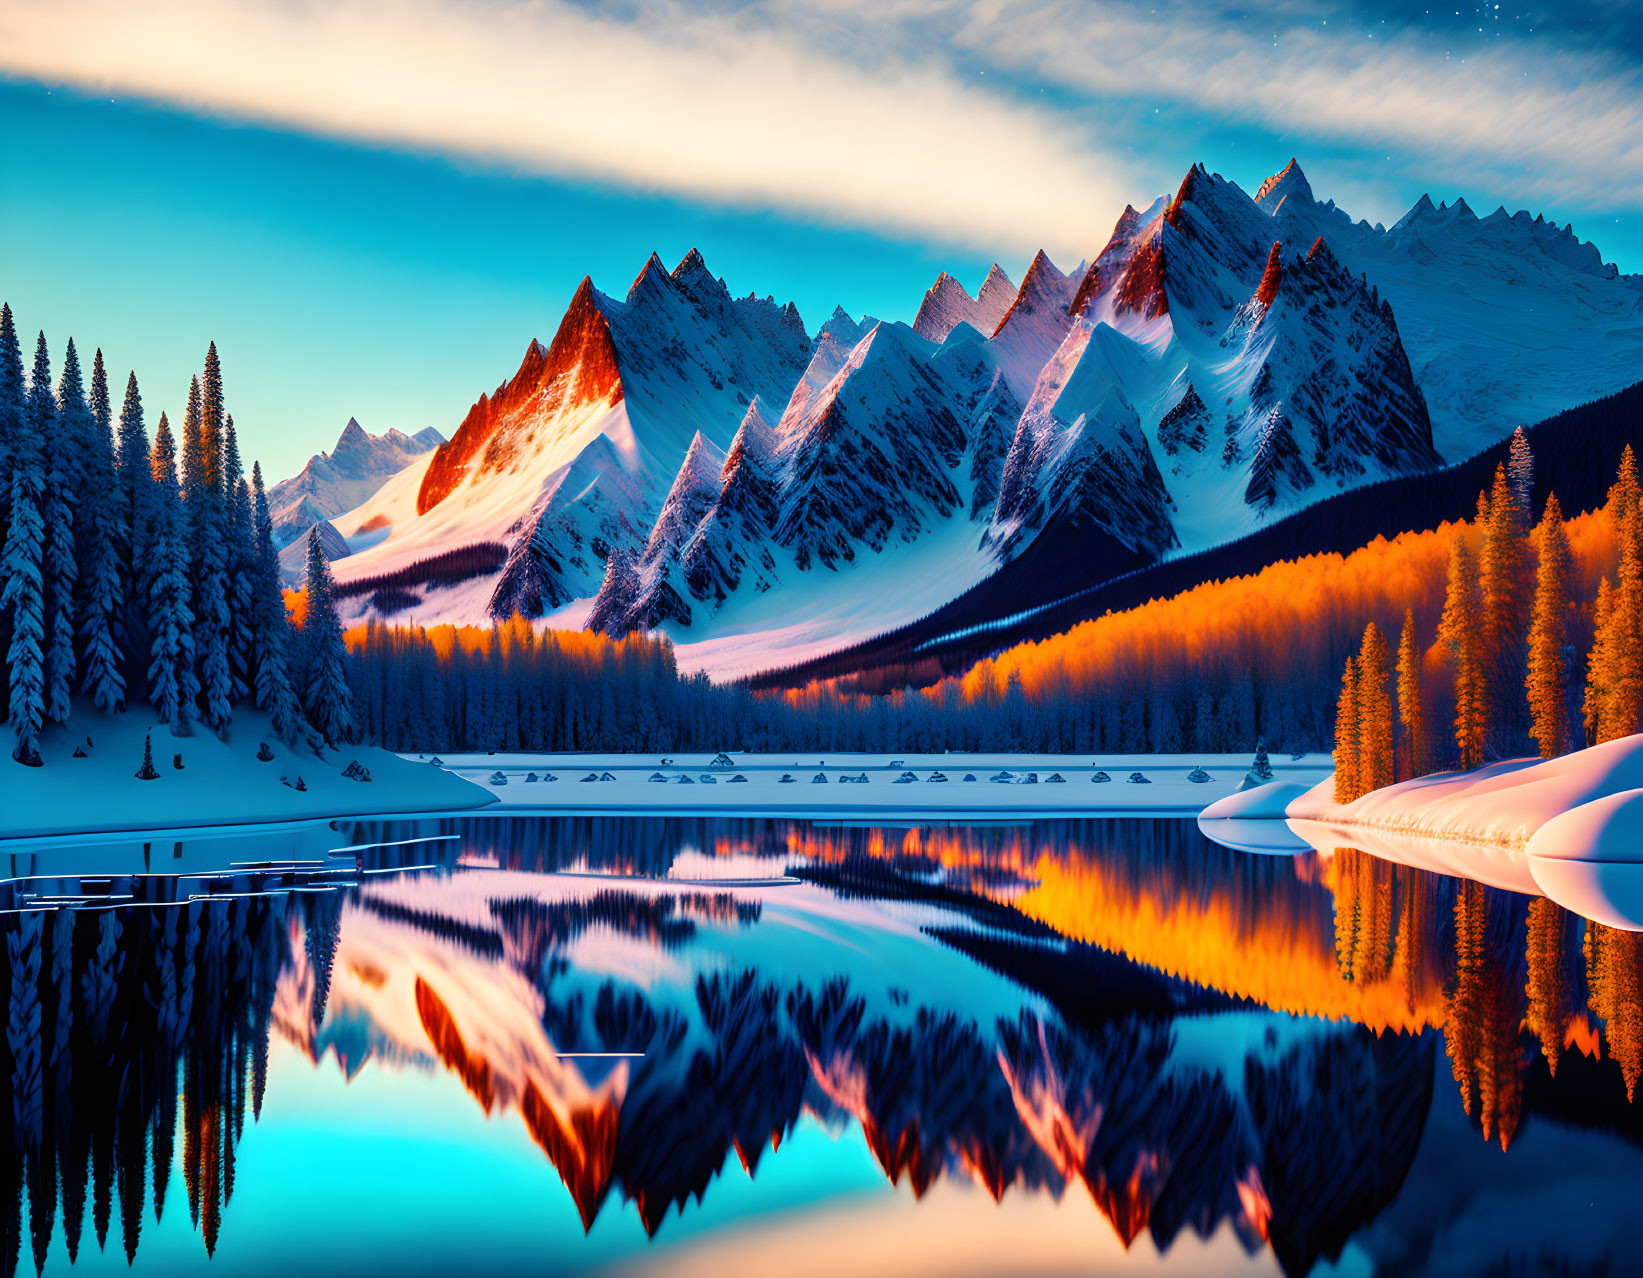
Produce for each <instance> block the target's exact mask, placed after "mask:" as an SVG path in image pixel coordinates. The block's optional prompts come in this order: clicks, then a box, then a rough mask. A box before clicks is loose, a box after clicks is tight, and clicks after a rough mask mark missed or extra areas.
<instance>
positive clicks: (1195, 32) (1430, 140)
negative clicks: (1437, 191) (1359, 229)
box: [861, 0, 1643, 205]
mask: <svg viewBox="0 0 1643 1278" xmlns="http://www.w3.org/2000/svg"><path fill="white" fill-rule="evenodd" d="M1196 8H1197V7H1196V6H1193V9H1196ZM861 12H862V13H863V14H864V15H865V14H868V13H871V12H872V7H871V6H868V5H863V6H862V8H861ZM1325 12H1327V10H1326V11H1325ZM1484 37H1485V38H1482V39H1479V40H1477V41H1475V42H1459V43H1457V42H1454V41H1452V40H1451V39H1450V38H1449V36H1447V35H1446V36H1444V37H1442V38H1436V37H1431V36H1428V35H1425V34H1423V33H1422V31H1421V30H1420V29H1419V28H1403V29H1401V30H1397V31H1395V32H1392V33H1391V34H1389V35H1388V34H1385V33H1383V34H1381V35H1380V36H1378V37H1377V35H1376V32H1375V28H1373V27H1369V28H1366V27H1364V26H1363V25H1361V24H1353V23H1346V22H1340V21H1337V22H1335V23H1334V24H1333V25H1331V24H1329V23H1323V22H1320V21H1319V9H1318V7H1316V6H1310V5H1308V6H1301V7H1299V8H1296V7H1293V6H1290V7H1286V6H1281V5H1280V6H1273V7H1272V8H1269V10H1268V11H1267V12H1266V13H1265V14H1261V13H1259V12H1256V13H1251V12H1249V11H1240V12H1237V13H1232V12H1224V11H1223V12H1221V13H1215V12H1208V13H1206V12H1193V11H1192V10H1189V9H1185V8H1183V7H1181V6H1179V5H1177V6H1175V7H1170V6H1167V5H1163V4H1149V5H1146V6H1140V5H1130V4H1113V3H1107V4H1100V5H1089V4H1083V3H1074V2H1073V0H978V2H975V3H972V4H970V5H969V6H968V7H967V8H966V9H965V11H964V13H963V16H962V18H961V19H959V20H958V21H957V22H956V23H955V26H954V29H953V31H952V33H951V39H952V42H953V44H954V45H955V46H956V47H959V48H962V49H965V50H968V51H969V52H970V53H972V54H973V55H976V56H985V57H986V58H987V59H988V60H990V61H991V62H992V63H993V64H995V65H999V66H1003V67H1009V68H1011V69H1012V70H1014V71H1015V72H1016V73H1018V74H1022V75H1027V76H1031V77H1034V78H1037V79H1039V80H1040V81H1042V82H1049V83H1052V84H1056V85H1059V86H1062V87H1064V88H1067V89H1071V90H1075V91H1078V92H1081V93H1085V94H1089V95H1091V96H1092V97H1097V98H1104V99H1112V98H1120V97H1129V98H1144V99H1147V100H1151V101H1154V102H1166V103H1182V104H1187V105H1189V106H1192V107H1195V108H1197V109H1199V110H1201V111H1203V112H1204V113H1205V114H1208V115H1211V116H1213V117H1214V118H1216V119H1218V120H1222V121H1232V122H1241V123H1248V124H1254V125H1260V126H1264V127H1267V128H1269V129H1272V130H1274V131H1278V132H1284V133H1288V134H1290V135H1292V136H1301V137H1306V138H1313V139H1318V140H1320V141H1329V142H1333V143H1338V144H1340V143H1344V144H1349V145H1354V146H1358V147H1361V148H1363V149H1364V150H1365V151H1367V152H1374V151H1380V152H1381V153H1382V154H1386V153H1391V154H1392V155H1393V156H1394V158H1401V157H1409V156H1412V155H1413V156H1418V157H1420V158H1424V159H1426V160H1428V161H1437V162H1439V163H1440V164H1441V165H1442V166H1443V167H1444V168H1445V169H1446V170H1447V171H1449V172H1451V173H1453V174H1455V175H1456V176H1472V177H1482V176H1483V175H1485V174H1488V173H1493V174H1494V175H1495V176H1496V179H1497V182H1498V179H1499V176H1500V175H1502V174H1509V175H1511V178H1512V185H1513V187H1514V188H1515V189H1516V190H1517V191H1518V192H1520V193H1522V194H1525V195H1530V194H1532V195H1539V196H1541V197H1544V198H1548V199H1558V200H1563V199H1574V200H1577V201H1579V202H1582V203H1591V202H1594V201H1595V202H1599V203H1607V202H1620V203H1624V204H1626V205H1637V204H1643V78H1640V77H1639V75H1638V73H1637V68H1636V67H1635V66H1634V65H1631V64H1630V63H1629V62H1626V61H1623V60H1621V59H1620V58H1617V57H1613V56H1610V55H1608V54H1606V53H1604V52H1602V51H1597V50H1591V49H1587V50H1584V51H1579V52H1573V51H1561V50H1559V49H1558V48H1557V47H1556V46H1553V45H1550V44H1546V43H1542V42H1539V41H1534V40H1529V39H1489V38H1487V37H1488V33H1487V32H1485V33H1484Z"/></svg>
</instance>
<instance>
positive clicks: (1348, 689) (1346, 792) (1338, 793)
mask: <svg viewBox="0 0 1643 1278" xmlns="http://www.w3.org/2000/svg"><path fill="white" fill-rule="evenodd" d="M1362 793H1363V790H1362V788H1361V787H1360V786H1359V784H1358V659H1357V658H1356V657H1348V658H1347V659H1346V666H1345V668H1344V669H1343V670H1342V671H1341V695H1340V698H1339V700H1338V701H1337V702H1336V704H1335V802H1336V803H1351V802H1352V801H1353V800H1354V799H1356V798H1358V797H1359V796H1360V795H1361V794H1362Z"/></svg>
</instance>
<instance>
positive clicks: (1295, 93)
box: [0, 0, 1643, 478]
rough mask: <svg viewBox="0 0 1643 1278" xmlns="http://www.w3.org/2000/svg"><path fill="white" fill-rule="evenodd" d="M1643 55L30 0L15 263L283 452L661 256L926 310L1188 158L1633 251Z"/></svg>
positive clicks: (1041, 25)
mask: <svg viewBox="0 0 1643 1278" xmlns="http://www.w3.org/2000/svg"><path fill="white" fill-rule="evenodd" d="M1640 56H1643V24H1639V23H1638V22H1637V20H1636V18H1635V16H1634V15H1633V14H1632V13H1631V12H1630V11H1629V10H1628V8H1627V6H1626V5H1625V4H1624V3H1621V2H1620V0H1612V2H1609V0H1586V2H1585V3H1575V4H1564V5H1557V6H1552V5H1539V6H1525V5H1516V4H1511V3H1502V4H1500V5H1499V6H1496V5H1494V4H1493V3H1492V0H1491V3H1489V4H1485V5H1476V4H1473V5H1460V6H1456V5H1453V4H1451V5H1450V6H1448V7H1447V8H1441V9H1438V10H1436V11H1435V12H1434V11H1433V10H1432V9H1431V8H1429V7H1427V6H1422V5H1419V4H1385V3H1382V4H1375V5H1347V4H1331V3H1320V2H1312V0H1277V2H1276V3H1273V4H1267V5H1250V6H1244V7H1239V8H1233V7H1230V6H1203V5H1192V6H1185V5H1171V4H1166V3H1162V2H1161V0H1159V2H1149V3H1137V4H1119V3H1099V4H1097V3H1077V2H1075V0H996V2H994V3H987V4H982V3H975V4H956V5H955V4H935V3H932V2H929V0H879V2H877V3H873V4H868V3H865V2H864V0H811V2H810V3H802V4H801V3H799V2H798V0H746V2H738V3H728V2H727V3H723V4H716V3H712V2H711V0H622V2H620V3H606V4H602V5H598V6H592V5H586V6H579V5H576V4H574V3H569V2H568V0H536V3H532V4H524V3H520V2H519V0H336V3H334V4H330V5H326V6H311V5H301V4H294V3H290V0H232V2H230V0H151V2H150V3H145V4H144V5H141V6H130V5H127V4H124V3H117V2H116V0H51V3H47V2H46V0H11V2H10V3H8V4H7V5H6V6H4V8H3V9H0V173H3V174H4V175H5V176H4V177H3V178H0V295H3V296H4V297H5V298H6V300H9V301H10V302H11V304H12V307H13V309H14V311H16V313H17V315H18V319H19V321H20V323H21V324H22V325H23V327H24V329H25V331H26V332H29V333H32V332H33V331H34V330H36V329H39V328H44V329H45V330H46V331H47V334H48V337H49V338H50V339H51V341H52V343H53V348H54V351H60V349H61V343H62V340H63V338H64V337H66V336H68V335H70V334H72V335H74V336H75V338H76V339H77V342H78V343H79V344H80V345H82V346H84V347H86V348H87V349H88V350H89V348H90V347H92V346H98V345H100V346H101V347H102V348H103V349H104V351H105V353H106V355H107V356H108V359H109V362H110V365H111V367H112V368H113V369H114V370H115V371H116V373H117V375H118V377H119V378H120V379H122V380H123V377H124V373H125V370H126V369H128V368H135V369H136V370H137V373H138V377H139V379H140V380H141V381H142V383H143V387H144V392H145V399H146V401H147V402H148V404H149V405H150V407H151V409H152V410H153V413H154V415H155V416H157V411H158V409H159V408H162V407H164V408H168V409H170V410H172V411H173V412H175V411H176V410H177V409H178V408H179V407H180V405H181V402H182V400H183V397H184V393H185V391H186V387H187V379H188V375H189V373H190V371H191V370H192V369H194V368H195V367H197V366H198V364H199V362H200V359H201V357H202V355H203V352H204V349H205V345H206V343H207V341H209V340H211V339H213V338H214V339H215V340H216V341H217V342H218V344H219V348H220V349H221V351H222V353H223V358H224V361H225V381H226V386H227V391H228V396H229V402H230V407H231V408H232V410H233V411H234V412H235V417H236V422H237V423H238V425H239V427H240V430H241V435H242V439H243V440H244V442H245V447H246V450H247V452H248V453H249V454H251V455H255V456H258V457H261V458H262V459H263V462H264V465H265V467H266V469H267V470H268V471H269V473H270V477H271V478H273V477H279V476H283V475H284V474H286V473H289V472H290V471H292V470H294V469H295V468H296V467H297V466H299V465H300V464H301V463H302V461H303V459H304V458H305V457H306V456H307V455H308V454H309V453H311V452H313V451H315V450H317V449H319V448H322V447H326V446H328V445H329V444H330V442H331V441H332V440H333V439H334V438H335V436H336V434H337V432H338V431H339V430H340V428H341V426H342V424H343V422H345V421H346V420H347V418H348V417H349V416H350V415H353V416H357V417H358V418H359V420H360V421H361V422H362V423H363V424H364V425H365V426H366V427H367V428H368V429H372V430H380V429H383V428H385V427H388V426H396V427H399V428H401V429H404V430H416V429H420V428H421V427H423V426H428V425H432V426H436V427H438V428H439V429H441V430H443V431H445V432H446V433H449V432H450V430H451V429H452V428H453V427H454V426H455V424H456V423H457V422H458V421H459V420H460V419H461V416H462V414H463V412H464V411H465V410H466V408H467V406H468V405H469V404H470V403H471V402H472V400H473V399H474V398H475V397H476V396H477V395H478V394H479V393H480V392H481V391H485V390H489V389H491V388H492V387H494V386H495V385H496V384H497V383H498V382H499V381H500V380H502V379H503V378H504V377H506V376H507V375H509V374H510V373H511V372H512V371H513V369H514V367H515V366H516V365H517V363H518V360H519V358H520V356H521V354H522V352H523V350H524V348H525V345H526V343H527V342H528V341H529V340H530V339H531V338H533V337H540V338H543V339H547V338H549V337H551V336H552V333H553V329H554V327H555V325H556V323H557V320H558V318H559V315H560V313H561V311H562V309H563V307H564V304H565V302H566V301H567V300H568V298H569V296H570V294H571V292H572V291H573V290H574V288H575V286H576V284H577V283H578V282H579V281H580V279H581V277H582V276H583V275H584V274H591V275H592V276H593V278H594V281H595V283H596V284H598V285H599V286H600V287H601V288H603V289H605V290H606V291H607V292H615V293H618V294H620V293H621V292H623V291H624V290H625V289H626V287H627V285H628V283H629V281H630V280H631V279H632V277H633V275H634V274H635V273H636V272H637V270H638V269H639V267H640V265H641V264H642V263H643V261H644V259H645V257H646V255H647V254H648V253H649V252H650V251H651V250H652V249H654V250H656V251H657V252H659V253H660V254H661V255H662V257H663V258H664V260H666V261H668V263H669V264H670V265H671V264H672V262H674V261H676V260H677V259H678V258H679V257H681V256H682V255H683V254H684V252H685V251H686V250H687V249H689V248H690V247H692V246H696V247H699V248H701V250H702V251H703V253H704V254H705V255H706V257H707V260H708V263H709V265H710V266H711V267H712V268H713V269H714V270H715V271H716V272H718V273H719V274H722V275H723V276H725V278H726V280H727V282H728V283H729V285H730V286H731V288H732V289H734V290H736V291H737V292H747V291H749V290H756V291H758V292H759V293H761V294H763V293H773V294H775V295H776V296H777V297H778V298H779V299H782V300H787V299H792V300H794V301H796V302H797V303H798V306H799V308H800V311H801V313H802V314H803V315H804V317H805V319H806V321H807V323H808V324H809V325H810V326H811V328H812V329H814V327H815V326H816V324H817V323H818V322H819V321H820V320H822V319H823V318H824V317H825V316H826V314H827V313H828V312H829V311H830V310H831V309H832V307H833V305H834V304H835V303H842V304H843V305H844V306H845V307H846V308H847V309H849V310H850V311H852V312H853V313H860V312H862V311H867V312H870V313H873V314H877V315H880V316H883V317H887V318H895V319H910V318H911V317H912V314H913V312H914V310H915V309H916V307H917V305H918V300H919V297H920V296H921V294H922V292H923V290H924V289H925V287H927V285H928V284H929V282H930V281H931V279H932V278H933V277H934V275H935V273H936V272H937V271H938V270H941V269H947V270H949V271H952V272H953V273H954V274H956V275H958V276H959V277H960V278H961V279H963V280H965V281H966V282H967V283H969V284H970V285H971V286H972V287H974V286H975V285H976V284H977V283H978V282H979V280H980V278H981V276H982V274H983V273H984V272H985V270H986V267H987V266H988V264H989V263H990V262H991V261H993V260H994V259H995V258H996V259H998V260H1000V261H1001V262H1002V263H1003V264H1004V266H1005V267H1006V269H1007V270H1009V271H1010V273H1011V274H1012V276H1014V277H1017V278H1019V275H1020V272H1021V270H1022V268H1023V267H1024V265H1025V263H1026V261H1027V260H1028V259H1029V258H1030V256H1031V253H1032V251H1033V249H1035V248H1037V247H1039V246H1040V245H1042V246H1044V247H1047V248H1049V249H1050V251H1051V253H1052V255H1054V256H1055V257H1056V258H1057V260H1059V261H1061V262H1062V264H1063V265H1064V266H1068V265H1071V263H1072V262H1073V261H1076V260H1077V259H1078V258H1079V257H1080V256H1084V255H1088V254H1091V253H1093V252H1095V251H1096V250H1097V249H1099V247H1100V246H1101V244H1102V243H1103V242H1104V240H1105V239H1106V236H1107V234H1108V232H1109V231H1110V229H1111V226H1112V222H1113V220H1114V218H1115V217H1116V216H1117V214H1118V213H1119V212H1120V211H1121V210H1122V208H1123V205H1124V203H1125V202H1126V201H1133V202H1135V203H1137V204H1140V203H1144V202H1145V200H1147V199H1148V198H1150V197H1151V196H1152V195H1154V194H1157V193H1160V192H1163V191H1166V190H1169V189H1172V188H1173V187H1174V186H1175V184H1176V183H1177V182H1178V181H1179V179H1180V176H1181V174H1182V173H1183V172H1184V171H1185V169H1186V168H1187V166H1188V165H1189V164H1191V163H1192V162H1194V161H1199V160H1201V161H1203V162H1204V163H1206V164H1207V165H1208V166H1209V167H1210V168H1211V169H1214V170H1216V171H1219V172H1221V173H1224V174H1225V175H1226V176H1228V177H1231V178H1233V179H1234V180H1236V181H1238V182H1240V183H1242V184H1243V185H1244V186H1245V187H1246V188H1253V186H1254V185H1255V184H1256V183H1258V182H1259V181H1260V179H1261V178H1262V177H1264V176H1265V175H1266V174H1268V173H1269V172H1271V171H1273V170H1275V169H1277V168H1279V167H1281V166H1282V165H1283V163H1284V162H1285V161H1287V160H1288V158H1289V157H1290V155H1291V154H1294V155H1298V156H1299V157H1300V159H1301V162H1302V165H1303V167H1305V169H1306V170H1307V173H1308V174H1309V176H1310V177H1311V179H1312V183H1313V186H1314V189H1315V190H1316V192H1317V194H1318V195H1319V197H1320V198H1329V197H1333V198H1335V199H1336V200H1337V201H1338V202H1339V203H1340V204H1342V205H1343V206H1344V207H1346V208H1347V209H1348V210H1349V211H1351V212H1352V213H1353V214H1354V215H1356V216H1365V217H1368V218H1370V219H1371V220H1387V221H1389V220H1391V219H1393V218H1395V217H1397V216H1398V215H1399V214H1400V213H1401V212H1402V211H1403V209H1405V208H1407V206H1408V205H1409V204H1411V203H1413V201H1414V200H1415V199H1416V197H1418V196H1419V195H1420V194H1421V193H1422V192H1423V191H1430V192H1431V193H1432V195H1433V197H1434V198H1450V199H1452V198H1454V197H1455V196H1457V195H1465V196H1466V198H1467V200H1468V202H1469V203H1471V204H1472V205H1473V206H1474V207H1476V208H1477V209H1478V210H1479V211H1480V212H1482V211H1487V210H1488V209H1491V208H1493V207H1494V206H1495V205H1496V204H1497V203H1505V204H1506V205H1507V206H1508V207H1509V208H1512V209H1516V208H1519V207H1525V208H1529V209H1531V210H1534V211H1537V212H1545V213H1546V214H1547V215H1548V216H1552V217H1555V218H1556V219H1557V220H1558V221H1560V222H1562V221H1569V220H1572V221H1573V222H1574V224H1575V227H1576V230H1577V231H1578V232H1579V233H1580V234H1581V235H1582V236H1583V237H1585V238H1590V239H1593V240H1594V241H1595V242H1596V243H1597V244H1598V246H1599V248H1600V249H1601V250H1602V251H1603V253H1604V255H1605V257H1606V258H1608V259H1610V260H1612V261H1616V262H1617V263H1619V265H1620V266H1621V268H1622V269H1624V270H1632V271H1636V270H1643V216H1640V207H1643V89H1640V80H1639V71H1638V62H1639V58H1640Z"/></svg>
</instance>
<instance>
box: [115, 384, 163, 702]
mask: <svg viewBox="0 0 1643 1278" xmlns="http://www.w3.org/2000/svg"><path fill="white" fill-rule="evenodd" d="M119 436H120V437H119V447H118V449H117V450H116V453H115V490H116V491H115V506H116V508H117V511H118V513H117V515H116V519H117V520H118V521H119V523H120V524H123V526H124V528H125V534H126V535H125V538H124V540H123V541H122V542H121V543H120V544H119V554H120V577H121V580H122V581H123V582H124V583H125V607H124V610H123V615H122V616H121V619H120V630H119V638H120V643H121V645H122V647H123V648H124V650H125V658H126V692H127V694H128V696H129V697H130V698H132V699H140V698H141V697H143V696H144V695H146V689H145V688H144V686H143V685H144V683H145V678H144V676H145V673H146V670H147V666H148V648H149V641H148V584H149V579H148V535H149V528H148V525H149V519H150V514H151V512H150V503H151V498H152V493H153V490H154V477H153V474H152V472H151V471H150V461H149V455H148V429H147V427H146V426H145V424H144V422H143V396H142V392H141V391H140V390H139V389H138V386H137V374H136V373H131V374H129V375H128V376H127V377H126V393H125V401H124V402H123V403H122V404H121V406H120V428H119Z"/></svg>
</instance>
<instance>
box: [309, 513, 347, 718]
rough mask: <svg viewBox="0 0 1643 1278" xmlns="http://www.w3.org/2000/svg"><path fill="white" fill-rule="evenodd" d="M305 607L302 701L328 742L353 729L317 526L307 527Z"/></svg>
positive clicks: (344, 651)
mask: <svg viewBox="0 0 1643 1278" xmlns="http://www.w3.org/2000/svg"><path fill="white" fill-rule="evenodd" d="M305 588H306V590H307V594H308V607H307V613H306V616H305V617H304V619H303V638H304V647H305V648H306V650H307V652H306V655H307V661H306V662H305V665H306V672H305V673H306V676H307V677H306V679H305V681H304V686H303V698H302V706H303V710H304V711H305V712H306V713H307V715H308V722H309V723H311V724H313V725H314V727H315V728H317V729H318V730H319V732H320V734H321V735H322V736H323V737H324V738H325V739H326V740H327V741H329V742H330V743H332V744H333V745H335V744H338V743H340V742H343V741H346V740H348V738H349V736H350V735H351V734H352V733H353V730H354V707H353V696H352V694H351V693H350V691H349V688H348V678H347V660H348V651H347V648H346V646H345V645H344V643H343V639H342V626H341V623H340V622H338V620H337V610H336V604H335V602H334V601H333V599H332V597H331V589H332V587H331V564H330V561H329V560H328V559H326V557H325V549H324V547H323V546H322V545H321V544H320V539H319V532H318V530H317V529H310V530H309V532H308V577H307V581H306V583H305Z"/></svg>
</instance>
